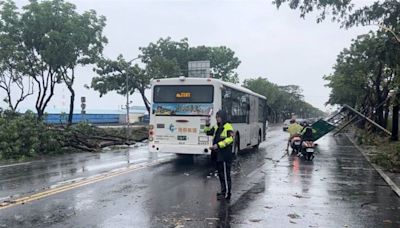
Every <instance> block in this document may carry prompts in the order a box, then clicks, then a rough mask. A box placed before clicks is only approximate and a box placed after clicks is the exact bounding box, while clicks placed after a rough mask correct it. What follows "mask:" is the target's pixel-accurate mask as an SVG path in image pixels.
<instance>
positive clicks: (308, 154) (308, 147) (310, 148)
mask: <svg viewBox="0 0 400 228" xmlns="http://www.w3.org/2000/svg"><path fill="white" fill-rule="evenodd" d="M314 151H315V143H314V142H313V141H303V145H302V148H301V154H302V155H303V157H304V158H305V159H306V160H309V161H312V160H313V159H314Z"/></svg>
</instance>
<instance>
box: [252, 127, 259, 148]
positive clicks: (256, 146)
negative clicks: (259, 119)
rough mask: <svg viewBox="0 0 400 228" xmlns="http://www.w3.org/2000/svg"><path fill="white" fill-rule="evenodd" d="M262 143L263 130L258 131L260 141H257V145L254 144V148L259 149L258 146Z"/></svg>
mask: <svg viewBox="0 0 400 228" xmlns="http://www.w3.org/2000/svg"><path fill="white" fill-rule="evenodd" d="M260 143H261V131H260V132H258V141H257V145H255V146H253V148H254V149H258V147H259V146H260Z"/></svg>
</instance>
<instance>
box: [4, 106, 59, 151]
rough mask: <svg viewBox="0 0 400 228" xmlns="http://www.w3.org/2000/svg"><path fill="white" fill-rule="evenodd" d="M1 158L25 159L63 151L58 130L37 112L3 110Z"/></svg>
mask: <svg viewBox="0 0 400 228" xmlns="http://www.w3.org/2000/svg"><path fill="white" fill-rule="evenodd" d="M0 129H1V130H0V159H21V158H22V159H23V158H27V157H35V156H37V155H42V154H52V153H56V152H60V151H61V144H60V143H59V142H60V138H61V136H59V135H58V134H57V132H55V131H53V130H51V129H49V128H48V127H47V126H46V125H45V124H44V123H43V122H42V121H38V120H37V116H36V114H34V113H32V112H26V113H25V114H22V115H21V114H16V113H9V112H2V113H1V117H0Z"/></svg>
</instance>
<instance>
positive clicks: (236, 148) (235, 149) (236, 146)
mask: <svg viewBox="0 0 400 228" xmlns="http://www.w3.org/2000/svg"><path fill="white" fill-rule="evenodd" d="M239 151H240V138H239V134H236V136H235V142H234V144H233V150H232V154H233V156H237V155H238V153H239Z"/></svg>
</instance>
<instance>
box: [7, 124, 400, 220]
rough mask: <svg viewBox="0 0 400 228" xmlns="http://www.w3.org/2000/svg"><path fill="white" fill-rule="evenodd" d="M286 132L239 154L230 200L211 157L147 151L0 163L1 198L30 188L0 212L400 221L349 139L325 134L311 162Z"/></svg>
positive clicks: (42, 216) (398, 205)
mask: <svg viewBox="0 0 400 228" xmlns="http://www.w3.org/2000/svg"><path fill="white" fill-rule="evenodd" d="M286 137H287V136H286V134H285V133H283V132H282V131H281V127H279V126H278V127H272V128H271V129H270V130H269V132H268V136H267V142H265V143H263V144H261V146H260V148H259V149H258V150H247V151H244V152H243V153H241V154H240V155H239V159H237V160H236V161H235V164H234V169H233V175H232V177H233V195H232V199H231V201H230V202H225V201H217V199H216V196H215V193H216V192H217V191H218V186H219V181H218V179H217V178H215V177H211V176H210V174H209V173H210V171H211V170H212V165H211V164H210V163H209V161H208V159H207V157H203V156H199V157H195V158H194V159H193V160H192V159H185V158H176V157H175V156H169V155H167V156H165V155H164V156H161V155H157V154H149V153H148V152H146V149H145V147H138V148H130V150H129V151H126V150H125V151H124V150H121V151H117V152H107V153H102V154H97V155H92V154H81V155H74V156H71V155H69V156H65V157H60V158H57V159H54V160H49V161H41V162H38V163H30V164H25V165H24V164H22V165H19V166H12V167H3V168H1V167H0V175H1V177H0V185H1V186H0V196H1V197H2V198H4V199H7V200H8V201H10V198H9V197H8V196H10V195H25V194H35V195H34V197H32V198H31V201H30V200H28V201H27V202H25V203H24V204H16V205H13V204H9V205H8V206H7V207H6V208H4V207H3V209H0V227H400V199H399V198H398V197H397V196H396V195H395V193H393V192H392V191H391V189H390V187H389V186H388V185H387V184H386V183H385V182H384V181H383V180H382V179H381V177H380V176H379V175H378V173H377V172H376V171H375V170H374V169H373V168H372V167H371V166H370V165H369V164H368V163H367V161H366V160H365V159H364V157H363V156H362V155H361V153H360V152H358V151H357V149H356V148H354V147H353V146H352V144H351V143H350V141H349V140H348V139H347V138H346V137H344V136H339V137H332V136H326V137H324V138H323V139H321V140H320V141H319V142H318V143H319V146H318V152H317V154H316V158H315V159H314V161H313V162H309V161H304V160H302V159H299V158H298V157H296V156H291V155H288V154H286V153H285V152H284V148H285V139H286ZM73 170H75V171H73ZM110 170H112V171H110ZM71 179H74V181H68V180H71ZM60 182H61V184H60ZM48 186H55V187H53V188H50V189H48V190H45V191H44V192H43V191H42V190H41V189H45V188H47V187H48ZM16 198H18V197H14V198H12V199H11V201H12V200H15V199H16ZM3 201H4V200H3ZM16 202H24V201H18V200H16Z"/></svg>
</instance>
